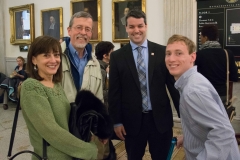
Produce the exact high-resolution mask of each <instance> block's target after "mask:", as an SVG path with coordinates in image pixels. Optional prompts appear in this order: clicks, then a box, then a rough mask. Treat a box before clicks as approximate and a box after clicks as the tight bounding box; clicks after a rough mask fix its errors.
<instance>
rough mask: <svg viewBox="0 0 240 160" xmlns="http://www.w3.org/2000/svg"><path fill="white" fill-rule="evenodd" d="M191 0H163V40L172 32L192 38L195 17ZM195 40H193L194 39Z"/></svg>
mask: <svg viewBox="0 0 240 160" xmlns="http://www.w3.org/2000/svg"><path fill="white" fill-rule="evenodd" d="M194 15H195V13H194V2H193V0H177V1H176V0H164V18H165V19H164V21H165V22H164V24H165V40H166V43H167V40H168V38H169V37H171V36H172V35H173V34H180V35H184V36H186V37H188V38H190V39H193V38H194V37H195V36H193V34H194V33H193V31H195V29H194V26H195V25H194V23H195V22H193V20H194V18H195V17H193V16H194ZM194 41H195V40H194Z"/></svg>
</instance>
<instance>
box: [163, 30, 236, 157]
mask: <svg viewBox="0 0 240 160" xmlns="http://www.w3.org/2000/svg"><path fill="white" fill-rule="evenodd" d="M195 49H196V46H195V44H194V43H193V42H192V41H191V40H190V39H188V38H187V37H184V36H181V35H173V36H172V37H170V38H169V40H168V43H167V48H166V56H165V62H166V66H167V68H168V70H169V72H170V74H171V75H173V76H174V79H175V80H176V82H175V87H176V89H177V90H178V91H179V93H180V103H179V104H180V106H179V110H180V115H181V124H182V129H183V136H184V137H182V136H178V141H177V147H180V146H181V145H182V144H183V147H184V149H185V154H186V159H188V160H239V159H240V154H239V148H238V145H237V141H236V138H235V133H234V130H233V127H232V125H231V123H230V121H229V119H228V115H227V113H226V110H225V108H224V106H223V104H222V101H221V99H220V97H219V95H218V93H217V92H216V90H215V89H214V87H213V86H212V84H211V83H210V82H209V81H208V80H207V79H206V78H205V77H204V76H203V75H202V74H200V73H198V72H197V67H196V66H193V65H194V61H195V59H196V52H195Z"/></svg>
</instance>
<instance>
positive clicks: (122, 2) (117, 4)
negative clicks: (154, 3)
mask: <svg viewBox="0 0 240 160" xmlns="http://www.w3.org/2000/svg"><path fill="white" fill-rule="evenodd" d="M134 8H138V9H141V10H142V11H143V12H145V13H146V0H113V1H112V41H113V42H120V43H128V42H129V39H128V35H127V33H126V22H125V16H126V14H127V12H128V11H129V10H131V9H134Z"/></svg>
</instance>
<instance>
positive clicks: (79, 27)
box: [73, 26, 92, 33]
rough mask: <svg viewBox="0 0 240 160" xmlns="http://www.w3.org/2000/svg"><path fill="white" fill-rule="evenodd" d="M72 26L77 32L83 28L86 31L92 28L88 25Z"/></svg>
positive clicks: (88, 31)
mask: <svg viewBox="0 0 240 160" xmlns="http://www.w3.org/2000/svg"><path fill="white" fill-rule="evenodd" d="M73 28H74V29H75V30H76V31H78V32H80V31H83V30H85V32H86V33H90V32H92V28H89V27H85V28H84V27H83V26H75V27H73Z"/></svg>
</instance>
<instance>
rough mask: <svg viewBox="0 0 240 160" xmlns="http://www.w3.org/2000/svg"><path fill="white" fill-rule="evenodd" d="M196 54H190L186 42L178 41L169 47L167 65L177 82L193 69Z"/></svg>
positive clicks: (166, 58)
mask: <svg viewBox="0 0 240 160" xmlns="http://www.w3.org/2000/svg"><path fill="white" fill-rule="evenodd" d="M195 59H196V53H195V52H193V53H190V54H189V50H188V47H187V46H186V44H185V43H184V42H181V41H176V42H173V43H170V44H168V45H167V48H166V56H165V63H166V66H167V69H168V70H169V72H170V74H171V75H173V76H174V79H175V80H178V78H179V77H180V76H181V75H182V74H183V73H184V72H186V71H187V70H188V69H190V68H191V67H193V65H194V61H195Z"/></svg>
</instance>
